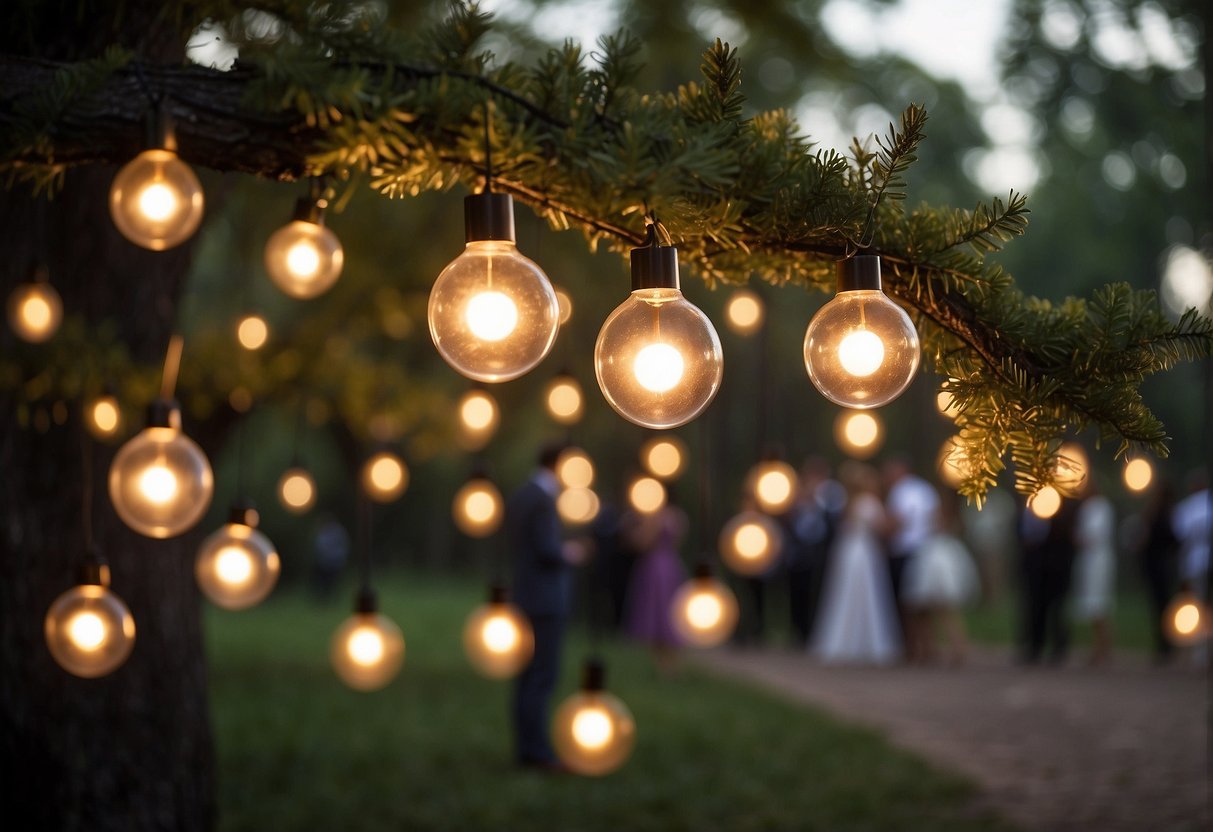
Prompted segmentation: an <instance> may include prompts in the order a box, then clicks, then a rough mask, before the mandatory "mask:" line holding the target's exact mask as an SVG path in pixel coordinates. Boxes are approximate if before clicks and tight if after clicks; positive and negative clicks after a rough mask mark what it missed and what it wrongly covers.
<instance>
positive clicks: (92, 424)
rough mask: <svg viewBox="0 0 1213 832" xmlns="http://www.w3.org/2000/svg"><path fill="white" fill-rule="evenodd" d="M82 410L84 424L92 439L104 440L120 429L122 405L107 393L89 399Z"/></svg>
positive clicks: (112, 436) (113, 435)
mask: <svg viewBox="0 0 1213 832" xmlns="http://www.w3.org/2000/svg"><path fill="white" fill-rule="evenodd" d="M84 412H85V417H86V418H85V422H84V426H85V427H86V428H88V432H89V434H90V435H91V436H92V437H93V438H94V439H99V440H101V441H102V442H105V441H108V440H110V439H113V438H114V437H115V436H117V435H118V432H119V431H121V430H122V407H121V406H120V405H119V404H118V399H116V398H115V397H113V396H111V395H109V394H108V393H107V394H105V395H101V396H98V397H97V398H95V399H93V400H92V401H90V402H89V403H88V405H87V407H86V408H85V411H84Z"/></svg>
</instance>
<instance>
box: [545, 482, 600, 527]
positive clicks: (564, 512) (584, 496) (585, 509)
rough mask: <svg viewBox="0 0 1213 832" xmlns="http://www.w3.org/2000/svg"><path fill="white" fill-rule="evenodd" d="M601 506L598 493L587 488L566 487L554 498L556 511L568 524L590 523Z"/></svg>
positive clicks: (580, 524) (582, 524) (581, 524)
mask: <svg viewBox="0 0 1213 832" xmlns="http://www.w3.org/2000/svg"><path fill="white" fill-rule="evenodd" d="M601 507H602V503H601V501H600V500H599V499H598V495H597V494H595V493H594V492H593V491H591V490H590V489H589V488H566V489H564V490H563V491H561V492H560V496H559V497H557V498H556V513H557V514H559V515H560V519H561V520H563V521H564V522H565V523H566V524H567V525H570V526H584V525H585V524H587V523H592V522H593V521H594V518H595V517H597V516H598V510H599V509H600V508H601Z"/></svg>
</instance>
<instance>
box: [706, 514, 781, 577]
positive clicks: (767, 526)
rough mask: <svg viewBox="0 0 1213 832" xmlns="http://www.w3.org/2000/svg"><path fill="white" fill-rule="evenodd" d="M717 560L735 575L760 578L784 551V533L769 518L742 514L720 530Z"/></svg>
mask: <svg viewBox="0 0 1213 832" xmlns="http://www.w3.org/2000/svg"><path fill="white" fill-rule="evenodd" d="M719 546H720V558H721V560H723V561H724V563H725V565H726V566H728V567H729V569H732V570H733V571H734V572H736V573H737V574H738V575H762V574H764V573H765V572H767V570H769V569H770V568H771V566H773V565H774V563H775V560H776V558H778V557H779V555H780V552H781V551H782V550H783V533H782V532H781V531H780V529H779V525H778V524H777V523H776V522H775V521H774V520H773V519H771V517H770V516H768V515H766V514H763V513H761V512H757V511H749V510H747V511H743V512H741V513H740V514H738V515H736V516H735V517H733V518H732V519H731V520H729V521H728V522H727V523H725V524H724V528H723V529H721V530H720V541H719Z"/></svg>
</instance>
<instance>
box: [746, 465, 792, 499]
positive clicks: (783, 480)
mask: <svg viewBox="0 0 1213 832" xmlns="http://www.w3.org/2000/svg"><path fill="white" fill-rule="evenodd" d="M754 496H756V497H757V498H758V500H759V502H761V503H762V504H763V506H764V507H767V508H774V507H778V506H782V505H784V504H786V503H787V502H788V501H789V500H791V498H792V478H791V477H789V476H788V474H787V472H786V471H784V470H782V469H780V470H775V471H766V472H764V473H763V474H762V475H761V476H759V477H758V481H757V482H756V483H755V484H754Z"/></svg>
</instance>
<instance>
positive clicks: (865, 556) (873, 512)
mask: <svg viewBox="0 0 1213 832" xmlns="http://www.w3.org/2000/svg"><path fill="white" fill-rule="evenodd" d="M840 479H841V480H842V482H843V484H844V485H845V486H846V487H847V494H848V500H847V508H846V511H845V512H844V514H843V518H842V524H841V526H840V527H839V530H838V536H837V537H836V538H835V539H834V548H833V550H832V551H831V552H830V560H829V564H828V565H827V567H826V577H825V586H824V587H823V592H822V603H821V608H820V611H819V612H818V614H817V622H816V626H815V627H814V628H813V640H812V643H811V644H810V646H809V652H810V653H812V655H813V656H815V657H816V658H817V659H819V660H820V661H823V662H827V663H835V664H844V663H845V664H888V663H890V662H893V661H896V660H897V658H898V657H899V656H900V654H901V638H900V634H899V632H898V626H897V612H896V606H895V604H894V602H893V589H892V586H891V584H890V581H889V568H888V562H887V557H886V555H885V553H884V550H883V548H882V547H881V543H880V540H881V535H882V532H883V531H884V529H885V526H886V519H885V511H884V506H883V505H882V504H881V502H880V497H879V496H878V488H879V483H880V480H879V477H878V476H877V473H876V470H875V469H874V468H872V467H871V466H869V465H864V464H862V463H858V462H848V463H846V464H845V465H844V466H843V468H842V470H841V472H840Z"/></svg>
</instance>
